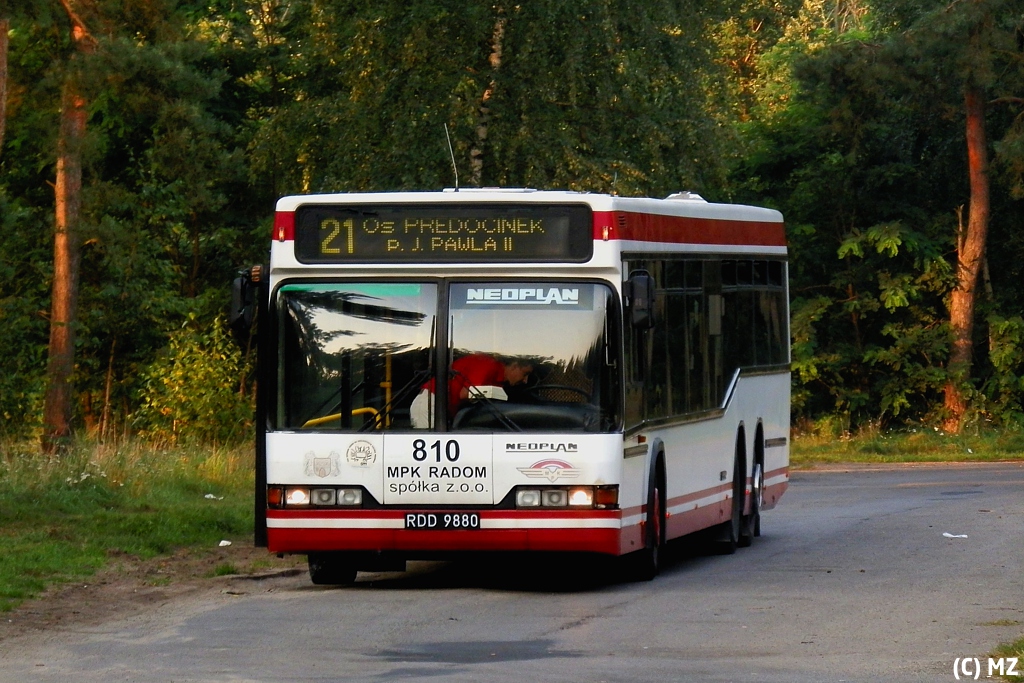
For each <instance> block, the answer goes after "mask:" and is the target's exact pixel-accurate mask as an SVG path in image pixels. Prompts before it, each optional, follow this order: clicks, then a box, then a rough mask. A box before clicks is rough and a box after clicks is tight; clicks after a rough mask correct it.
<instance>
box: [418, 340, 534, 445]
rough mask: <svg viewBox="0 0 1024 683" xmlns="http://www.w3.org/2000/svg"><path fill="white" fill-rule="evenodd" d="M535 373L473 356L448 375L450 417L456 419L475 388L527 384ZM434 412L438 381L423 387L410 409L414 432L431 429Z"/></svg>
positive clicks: (518, 364)
mask: <svg viewBox="0 0 1024 683" xmlns="http://www.w3.org/2000/svg"><path fill="white" fill-rule="evenodd" d="M532 372H533V364H532V363H530V362H528V361H523V360H516V359H513V360H510V361H507V362H502V361H499V360H497V359H496V358H494V357H493V356H489V355H487V354H486V353H473V354H470V355H468V356H463V357H461V358H459V359H458V360H456V361H455V362H454V363H452V368H451V371H450V372H449V373H448V414H449V415H454V414H455V413H456V412H457V411H458V409H459V407H460V406H461V405H462V404H464V403H466V402H467V401H468V400H469V398H470V393H471V391H470V390H471V388H473V387H482V386H492V387H498V386H501V385H502V384H508V385H509V386H515V385H517V384H523V383H524V382H526V380H527V379H528V378H529V377H530V373H532ZM433 411H434V380H430V381H429V382H427V383H426V384H424V385H423V388H422V389H421V390H420V393H419V395H418V396H416V398H414V399H413V401H412V405H411V406H409V418H410V420H411V421H412V426H413V429H429V428H430V427H431V415H432V413H433Z"/></svg>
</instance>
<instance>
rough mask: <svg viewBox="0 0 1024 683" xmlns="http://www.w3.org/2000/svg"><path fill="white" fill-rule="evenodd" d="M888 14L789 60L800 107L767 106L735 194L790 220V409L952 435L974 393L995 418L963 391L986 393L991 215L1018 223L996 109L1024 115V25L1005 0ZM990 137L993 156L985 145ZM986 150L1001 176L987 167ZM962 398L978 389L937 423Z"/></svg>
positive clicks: (1005, 129)
mask: <svg viewBox="0 0 1024 683" xmlns="http://www.w3.org/2000/svg"><path fill="white" fill-rule="evenodd" d="M883 9H884V11H881V10H880V9H879V8H877V7H876V8H874V9H873V10H872V12H871V13H870V14H869V15H862V16H861V17H860V19H859V20H860V21H861V22H862V24H863V26H866V27H868V28H869V29H870V30H869V31H868V32H865V31H864V30H858V31H852V32H849V33H848V34H844V36H840V37H839V39H834V40H831V41H825V42H824V43H823V44H818V45H817V46H815V47H807V48H805V49H803V50H802V51H801V50H797V53H799V54H800V56H798V57H797V58H796V59H792V58H790V59H789V60H788V61H786V62H784V63H783V65H782V66H783V69H788V68H790V67H792V71H793V73H794V75H795V77H796V81H795V84H794V86H795V87H794V89H793V92H792V95H793V96H792V97H791V98H790V99H789V100H788V101H787V100H785V99H778V100H776V101H775V102H783V103H784V105H783V106H782V107H778V106H776V108H774V109H772V110H770V111H767V110H765V109H762V110H760V111H759V116H760V117H761V118H760V120H758V121H756V122H755V125H753V126H751V127H750V130H751V131H752V132H754V133H755V136H754V142H753V147H752V152H753V153H752V154H751V155H750V156H749V157H748V159H747V160H746V162H745V163H744V164H743V165H741V167H740V173H742V174H745V176H746V178H745V179H744V180H743V181H741V186H744V187H745V191H746V192H751V191H760V192H761V193H765V192H766V193H767V194H769V195H771V196H774V197H775V200H776V201H778V202H779V205H780V207H781V208H783V209H784V211H785V213H786V215H787V219H788V220H789V221H790V226H791V246H792V253H793V258H792V264H791V275H792V276H793V277H794V280H793V292H794V295H795V297H794V301H793V311H794V334H795V336H796V338H795V342H794V364H795V370H796V371H797V378H798V380H797V386H798V389H797V391H796V392H795V394H794V396H795V401H794V403H795V405H798V406H802V407H803V409H806V410H809V411H811V412H812V413H814V412H817V414H822V413H823V412H826V411H830V410H831V411H834V410H836V409H838V410H840V411H842V412H843V413H845V414H846V415H847V417H848V418H852V421H853V422H854V423H856V422H857V421H858V420H860V421H863V420H865V419H880V418H891V417H895V416H896V415H900V416H901V417H927V416H930V417H932V418H936V419H937V420H938V421H939V422H942V423H943V424H944V426H945V427H947V428H948V429H951V430H952V429H958V428H960V426H961V424H962V421H963V412H959V413H958V412H957V410H960V411H962V410H964V409H966V408H967V402H966V401H965V400H963V397H964V396H965V395H969V396H971V397H972V400H971V403H972V404H973V406H972V408H971V409H972V410H973V411H975V412H978V411H983V410H985V406H984V405H982V403H981V398H982V397H981V396H979V395H978V394H977V393H976V389H972V388H971V387H972V386H978V385H980V384H981V382H979V383H978V385H974V384H973V383H969V378H970V376H971V374H970V371H971V367H972V366H971V360H972V353H971V352H972V345H973V344H974V342H975V336H976V335H975V334H974V332H973V330H972V329H971V327H970V325H972V324H973V321H974V319H975V317H976V303H975V302H976V299H977V291H978V290H977V275H978V272H979V270H980V269H981V267H982V265H983V263H984V242H985V237H986V232H987V231H986V227H985V226H986V225H987V223H988V221H987V220H986V218H985V216H986V214H987V215H988V216H993V215H999V216H1000V217H1001V221H1012V220H1013V218H1012V217H1013V216H1014V215H1017V216H1019V215H1020V213H1021V207H1019V206H1015V205H1014V202H1013V200H1012V198H1011V190H1012V188H1013V187H1014V186H1015V183H1019V182H1020V181H1019V169H1020V165H1019V164H1020V161H1021V159H1022V158H1024V155H1022V154H1021V153H1020V147H1019V144H1017V143H1016V142H1015V141H1016V140H1018V139H1019V136H1018V137H1015V131H1019V129H1020V120H1019V117H1016V118H1015V116H1014V114H1013V113H1012V112H1009V114H1010V115H1008V116H1007V115H1003V114H1002V113H999V115H996V114H997V112H996V111H995V110H994V108H993V105H994V104H996V103H1001V104H1000V105H999V106H1000V107H1002V108H1004V109H1005V108H1006V107H1008V106H1015V107H1017V108H1018V111H1019V105H1020V102H1019V99H1016V100H1015V99H1013V98H1012V97H1011V96H1012V94H1013V93H1014V92H1019V91H1020V89H1021V88H1022V87H1024V72H1022V69H1021V66H1022V65H1021V52H1020V50H1019V48H1018V47H1017V46H1016V45H1015V44H1014V43H1015V40H1014V39H1015V36H1016V34H1017V32H1018V31H1019V30H1020V22H1021V17H1020V15H1019V12H1017V11H1016V9H1015V7H1014V6H1013V3H1008V2H1002V1H1001V0H993V1H991V2H989V1H987V0H985V1H983V0H977V1H975V0H964V1H962V2H953V3H951V4H946V3H941V4H940V3H930V4H927V5H926V7H924V8H922V7H920V3H913V2H908V3H901V2H895V3H889V4H887V5H886V6H885V7H884V8H883ZM807 45H808V46H810V43H809V42H808V43H807ZM767 61H770V60H767ZM773 104H774V103H773ZM979 107H981V108H983V109H984V111H980V110H979ZM983 126H988V127H989V130H988V133H989V135H988V136H985V135H984V134H985V132H986V131H985V130H984V128H983ZM965 131H969V132H970V133H969V135H966V134H965ZM993 131H995V132H996V135H995V138H996V140H997V143H996V144H995V145H991V144H990V143H986V142H985V140H984V138H985V137H992V136H991V133H992V132H993ZM1018 135H1019V134H1018ZM965 140H966V141H967V142H968V143H969V145H970V155H968V154H965V149H966V148H967V145H965ZM993 150H995V151H996V153H997V155H998V156H997V159H998V169H999V170H1000V171H1002V173H1001V177H996V176H993V175H992V173H991V171H992V167H990V166H989V165H988V163H987V162H986V155H989V154H991V153H992V151H993ZM1015 150H1016V151H1015ZM1015 160H1016V161H1015ZM969 161H970V163H968V162H969ZM1015 164H1017V165H1015ZM986 168H988V172H985V171H986ZM986 186H987V187H988V191H986ZM992 192H995V194H994V195H993V194H992ZM968 204H969V208H968V212H967V221H966V224H964V222H963V221H962V220H961V218H960V217H961V216H962V215H963V211H962V210H963V208H964V207H965V206H966V205H968ZM986 207H988V208H987V209H986ZM972 212H973V214H974V215H973V218H972V217H971V215H970V214H971V213H972ZM1001 221H1000V222H1001ZM996 226H997V229H999V230H1001V231H1002V232H1001V234H1003V235H1006V236H1009V235H1012V231H1011V232H1007V231H1005V230H1003V229H1002V227H1001V225H1000V223H999V222H997V224H996ZM1014 253H1016V254H1017V257H1018V258H1019V255H1020V252H1019V251H1017V252H1014ZM837 257H838V261H837V260H836V258H837ZM997 258H999V259H1000V261H1001V263H1002V264H1006V265H1007V266H1009V265H1010V264H1012V263H1013V262H1014V261H1015V260H1016V259H1015V258H1014V257H1012V256H1011V255H1010V253H1006V255H1005V256H1004V255H1003V254H999V255H997ZM993 272H994V275H993V278H992V284H993V286H994V287H993V289H992V291H993V295H992V296H991V297H990V300H989V302H988V303H986V306H987V307H988V309H987V310H990V311H993V310H995V309H996V307H998V306H999V302H1000V301H1005V302H1007V303H1009V302H1010V299H1009V298H1008V297H1011V296H1014V295H1013V294H1012V292H1015V291H1016V290H1017V289H1018V288H1017V287H1016V286H1015V284H1014V283H1013V278H1012V271H1011V270H1005V275H1004V270H1002V269H1000V270H999V271H998V272H996V271H993ZM968 306H970V308H968ZM958 354H959V355H958ZM965 359H966V360H965ZM1001 362H1004V361H1001ZM975 367H978V368H979V370H980V371H986V372H991V371H992V370H991V368H992V366H991V365H990V364H985V363H983V364H982V365H981V366H977V365H976V366H975ZM986 368H988V369H987V370H986ZM957 391H960V392H971V393H967V394H965V393H961V394H959V395H960V400H959V401H957V402H955V404H954V405H953V408H955V409H954V410H948V411H944V410H943V408H942V407H943V405H944V404H945V403H946V401H947V400H948V399H950V398H951V397H954V396H955V395H956V393H955V392H957ZM829 397H830V398H829ZM975 399H977V400H975ZM801 402H803V403H801Z"/></svg>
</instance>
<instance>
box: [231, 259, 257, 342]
mask: <svg viewBox="0 0 1024 683" xmlns="http://www.w3.org/2000/svg"><path fill="white" fill-rule="evenodd" d="M261 270H262V269H261V268H260V266H253V267H252V268H250V269H248V270H242V271H239V272H238V277H236V278H235V279H234V281H233V282H232V283H231V310H230V311H229V313H228V326H229V327H230V328H231V332H232V334H233V335H234V337H235V342H237V343H238V345H239V346H241V347H242V348H245V347H246V346H247V344H248V342H249V333H250V331H251V330H252V321H253V318H254V317H255V316H256V292H257V290H258V287H259V285H258V283H259V281H260V274H261Z"/></svg>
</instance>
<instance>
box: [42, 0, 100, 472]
mask: <svg viewBox="0 0 1024 683" xmlns="http://www.w3.org/2000/svg"><path fill="white" fill-rule="evenodd" d="M61 4H62V5H63V6H64V9H65V11H66V12H67V14H68V18H69V19H70V20H71V40H72V42H73V43H74V46H75V49H76V51H77V52H78V53H79V54H83V55H84V54H91V53H93V52H95V51H96V47H97V43H96V39H95V38H93V37H92V35H91V34H90V33H89V31H88V30H87V29H86V26H85V23H84V22H83V20H82V18H81V17H80V16H79V15H78V13H77V12H76V11H75V8H74V7H73V5H72V0H61ZM66 78H67V80H66V81H65V83H64V95H63V101H62V102H61V112H60V131H59V134H58V137H57V179H56V183H55V185H54V204H55V210H54V236H53V288H52V297H51V298H52V301H51V303H50V346H49V352H48V353H49V355H48V358H47V362H46V394H45V396H44V398H43V434H42V438H41V441H42V446H43V450H44V451H46V452H48V453H53V452H54V451H56V450H57V449H59V448H61V447H62V446H64V445H66V444H67V442H68V438H69V437H70V436H71V405H72V398H73V397H72V391H73V387H72V383H71V382H72V374H73V373H74V369H75V317H76V313H77V308H78V261H79V251H80V237H79V234H78V218H79V214H80V213H81V209H82V143H83V140H84V138H85V121H86V115H87V112H86V108H85V107H86V102H85V97H84V95H83V94H82V92H81V90H80V89H79V82H78V75H77V74H76V70H75V66H74V64H73V63H71V64H69V65H68V74H67V77H66Z"/></svg>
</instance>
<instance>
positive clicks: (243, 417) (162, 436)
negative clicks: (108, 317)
mask: <svg viewBox="0 0 1024 683" xmlns="http://www.w3.org/2000/svg"><path fill="white" fill-rule="evenodd" d="M250 375H251V368H250V367H249V366H248V364H247V363H246V361H245V359H244V358H243V357H242V354H241V352H240V351H239V350H238V348H237V347H236V346H235V344H234V342H233V341H232V340H231V337H230V335H229V333H228V332H227V330H226V329H225V324H224V320H223V319H222V318H217V319H215V320H214V321H213V323H212V324H211V325H209V327H206V328H204V327H203V326H202V325H201V324H200V323H199V321H198V319H197V317H196V316H195V314H189V316H188V318H187V320H186V321H185V323H184V324H183V325H182V326H181V328H180V329H179V330H178V331H177V332H175V333H174V334H172V335H171V337H170V342H169V344H168V347H167V349H166V351H165V352H164V353H163V354H161V355H160V356H159V357H158V358H157V360H156V361H154V362H153V363H152V364H151V365H150V366H149V367H148V368H147V369H146V370H145V371H144V372H143V376H142V390H141V392H140V397H139V398H140V401H139V403H140V408H139V410H138V412H137V413H136V415H135V419H134V421H133V422H134V425H135V427H136V429H137V430H138V433H139V436H140V437H142V438H143V439H147V440H151V441H155V442H158V443H160V442H162V443H169V444H176V443H178V442H179V441H182V440H183V439H187V440H188V441H193V442H198V443H210V442H214V443H236V442H238V441H241V440H243V439H245V438H246V437H247V436H249V435H250V434H251V433H252V428H253V409H254V402H253V398H252V392H251V391H248V390H247V388H248V387H247V384H246V378H247V377H249V376H250Z"/></svg>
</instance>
